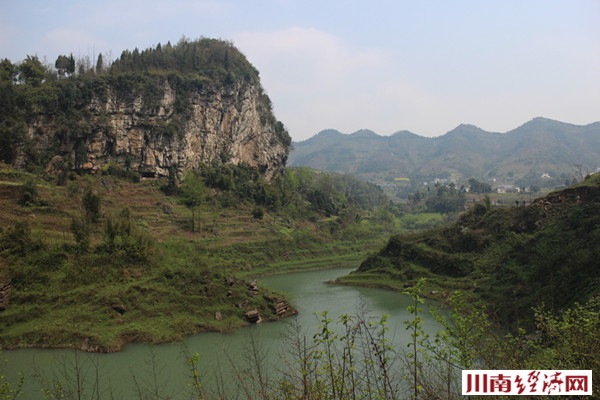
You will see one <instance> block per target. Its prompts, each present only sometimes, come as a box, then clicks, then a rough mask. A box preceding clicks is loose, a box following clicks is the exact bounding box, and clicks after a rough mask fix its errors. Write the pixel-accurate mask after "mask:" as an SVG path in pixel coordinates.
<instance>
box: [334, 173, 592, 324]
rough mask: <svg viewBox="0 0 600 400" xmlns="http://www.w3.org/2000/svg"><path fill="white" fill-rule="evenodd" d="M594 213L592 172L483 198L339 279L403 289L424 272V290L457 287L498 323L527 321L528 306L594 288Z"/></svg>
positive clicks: (443, 295)
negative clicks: (519, 195)
mask: <svg viewBox="0 0 600 400" xmlns="http://www.w3.org/2000/svg"><path fill="white" fill-rule="evenodd" d="M599 218H600V175H599V174H596V175H593V176H591V177H589V178H588V179H586V180H585V181H584V182H582V183H580V184H578V185H575V186H572V187H570V188H567V189H565V190H562V191H559V192H554V193H550V194H549V195H547V196H545V197H543V198H540V199H538V200H535V201H534V202H533V203H531V204H530V205H528V206H520V207H509V208H492V207H490V204H489V201H488V202H485V201H484V202H482V203H477V204H475V205H474V206H473V207H471V208H470V210H469V211H467V212H465V213H464V214H462V215H461V216H460V217H459V218H458V220H457V221H456V222H455V223H453V224H452V225H449V226H446V227H442V228H438V229H433V230H427V231H422V232H419V233H412V234H402V235H395V236H392V238H391V239H390V240H389V242H388V244H387V245H386V246H385V247H384V248H383V249H382V250H381V251H380V252H378V253H377V254H374V255H372V256H370V257H369V258H368V259H367V260H365V261H364V262H363V263H362V264H361V266H360V268H359V269H358V271H356V272H354V273H352V274H350V275H348V276H346V277H343V278H340V279H339V281H340V282H345V283H353V284H363V285H365V284H368V285H374V286H383V287H387V288H391V289H396V290H402V289H403V288H404V287H407V286H411V285H412V284H413V283H414V281H415V280H416V279H418V278H420V277H427V279H428V286H427V287H426V293H428V295H429V296H432V297H434V298H437V299H439V300H441V301H445V300H447V299H448V295H449V293H451V292H452V291H453V290H457V289H458V290H461V291H463V292H464V293H466V294H468V295H469V296H470V298H471V299H472V301H475V302H479V303H480V304H484V305H485V306H486V307H487V312H488V313H489V314H490V316H491V317H492V318H493V319H494V320H496V321H498V322H499V323H500V324H502V325H503V326H505V327H506V326H510V327H512V328H517V327H519V326H531V324H532V322H533V318H532V315H531V313H530V310H531V308H532V307H535V306H538V305H541V304H545V305H546V306H547V307H549V308H550V309H551V310H552V311H555V312H556V311H559V310H564V309H566V308H568V307H569V306H571V305H573V304H574V303H575V302H585V301H587V299H589V297H590V296H591V295H595V294H597V293H598V292H599V290H600V275H599V271H598V265H599V264H598V262H599V261H600V253H599V249H598V246H597V243H599V242H600V219H599Z"/></svg>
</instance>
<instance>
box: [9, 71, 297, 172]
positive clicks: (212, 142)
mask: <svg viewBox="0 0 600 400" xmlns="http://www.w3.org/2000/svg"><path fill="white" fill-rule="evenodd" d="M158 87H159V88H160V90H159V95H158V96H157V95H156V93H153V95H152V97H151V98H149V95H148V94H147V93H145V92H144V91H143V90H138V91H137V92H134V93H130V94H129V95H125V94H124V93H123V89H122V88H121V89H117V88H115V87H113V86H111V85H110V84H109V85H107V87H106V90H104V91H102V92H101V93H100V94H97V95H96V94H95V95H93V96H92V97H91V101H90V102H89V104H87V105H86V106H85V107H84V108H83V111H84V112H81V114H82V115H83V117H82V119H81V121H80V125H81V126H82V127H83V128H81V129H79V130H77V129H71V130H70V131H69V132H68V134H64V133H62V134H61V132H64V131H65V128H64V126H62V125H60V122H58V119H55V118H54V116H53V115H47V114H44V115H39V116H38V117H37V118H35V119H34V120H33V121H32V122H31V123H30V124H29V126H28V137H29V139H30V142H31V143H34V145H35V146H36V147H37V148H50V147H52V148H54V149H56V155H55V156H54V158H53V159H52V160H51V162H50V163H49V165H48V168H47V169H48V170H49V171H57V170H60V169H64V168H65V165H71V166H72V167H73V168H74V169H77V170H80V171H83V172H89V173H97V172H100V171H101V169H102V167H103V166H104V165H106V164H108V163H117V164H119V165H120V166H122V167H127V168H130V169H132V170H134V171H138V172H139V173H140V174H141V175H142V177H166V176H168V173H169V168H170V167H174V168H175V169H176V171H177V172H178V173H182V172H183V171H185V170H188V169H196V168H198V167H199V166H200V165H201V164H209V163H211V162H213V161H214V160H218V161H220V162H223V163H233V164H240V163H246V164H248V165H249V166H251V167H254V168H257V169H258V170H260V171H261V173H262V174H263V176H264V177H265V178H266V179H270V178H271V177H272V176H273V174H274V173H275V172H276V171H278V170H280V169H282V168H283V167H284V166H285V163H286V160H287V156H288V145H289V136H288V134H287V132H286V131H285V129H284V128H283V125H282V124H281V123H280V122H277V121H276V120H275V118H274V117H273V116H272V113H271V109H270V103H269V101H268V98H267V97H266V95H265V94H264V93H263V92H262V88H261V87H260V84H252V83H248V82H244V81H243V80H240V81H235V82H233V83H230V84H228V85H223V86H219V85H213V84H206V85H198V86H197V87H194V88H186V89H185V90H183V89H181V87H177V88H175V87H174V86H173V85H172V84H170V83H169V80H168V79H167V78H166V77H165V78H164V81H163V82H162V84H159V85H158ZM135 93H138V94H135ZM79 131H81V132H79ZM19 161H21V163H23V162H24V157H23V156H21V157H20V160H19V157H18V158H17V164H19Z"/></svg>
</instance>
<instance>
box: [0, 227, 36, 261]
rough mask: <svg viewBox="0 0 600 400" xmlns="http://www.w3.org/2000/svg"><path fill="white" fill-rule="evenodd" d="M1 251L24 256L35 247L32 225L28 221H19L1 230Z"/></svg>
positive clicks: (10, 254)
mask: <svg viewBox="0 0 600 400" xmlns="http://www.w3.org/2000/svg"><path fill="white" fill-rule="evenodd" d="M0 239H2V240H0V251H1V252H2V254H4V255H9V256H16V257H24V256H25V255H26V254H28V253H29V252H30V251H32V250H33V248H34V247H35V243H34V240H33V238H32V236H31V226H30V225H29V223H28V222H27V221H17V222H15V223H14V224H12V225H9V226H7V227H5V228H4V229H3V230H2V231H1V232H0Z"/></svg>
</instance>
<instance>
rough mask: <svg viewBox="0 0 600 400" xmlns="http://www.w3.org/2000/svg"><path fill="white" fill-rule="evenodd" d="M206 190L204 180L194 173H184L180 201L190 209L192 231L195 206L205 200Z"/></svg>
mask: <svg viewBox="0 0 600 400" xmlns="http://www.w3.org/2000/svg"><path fill="white" fill-rule="evenodd" d="M207 191H208V189H207V188H206V186H204V182H202V180H201V179H200V178H199V177H198V176H197V175H196V174H194V173H193V172H189V173H187V174H186V176H185V178H184V180H183V184H182V185H181V202H182V203H183V204H184V205H185V206H186V207H187V208H189V209H190V210H192V232H194V230H195V229H194V228H195V225H194V222H195V219H196V207H198V206H199V205H200V204H202V202H203V201H204V200H205V198H206V194H207Z"/></svg>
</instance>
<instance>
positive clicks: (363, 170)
mask: <svg viewBox="0 0 600 400" xmlns="http://www.w3.org/2000/svg"><path fill="white" fill-rule="evenodd" d="M288 165H289V166H309V167H312V168H315V169H319V170H324V171H337V172H344V173H353V174H355V175H357V176H359V177H363V178H365V179H369V180H374V181H377V180H381V181H390V182H391V181H394V180H397V179H399V178H409V179H411V180H426V179H432V178H449V179H456V180H457V181H460V180H461V179H468V178H470V177H475V178H476V179H481V180H486V181H487V180H489V181H491V180H493V179H496V181H497V182H502V183H512V184H517V185H520V186H528V185H531V184H538V185H542V186H551V185H555V184H562V183H564V182H565V181H566V180H567V179H568V180H571V179H572V178H575V177H577V178H579V176H578V175H579V173H580V172H581V173H583V174H584V175H585V174H586V173H587V172H594V171H596V170H597V168H598V167H600V122H595V123H592V124H589V125H585V126H577V125H572V124H567V123H563V122H559V121H553V120H550V119H546V118H535V119H533V120H531V121H529V122H527V123H525V124H524V125H522V126H520V127H518V128H516V129H514V130H512V131H509V132H506V133H494V132H487V131H484V130H483V129H480V128H478V127H476V126H473V125H460V126H458V127H457V128H456V129H454V130H452V131H450V132H448V133H446V134H445V135H443V136H440V137H435V138H427V137H422V136H418V135H416V134H414V133H411V132H408V131H399V132H396V133H394V134H393V135H391V136H380V135H377V134H376V133H374V132H372V131H369V130H360V131H357V132H355V133H352V134H349V135H348V134H343V133H340V132H338V131H336V130H325V131H322V132H320V133H318V134H317V135H315V136H313V137H312V138H310V139H308V140H305V141H302V142H296V143H293V150H292V152H291V153H290V156H289V159H288Z"/></svg>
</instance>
